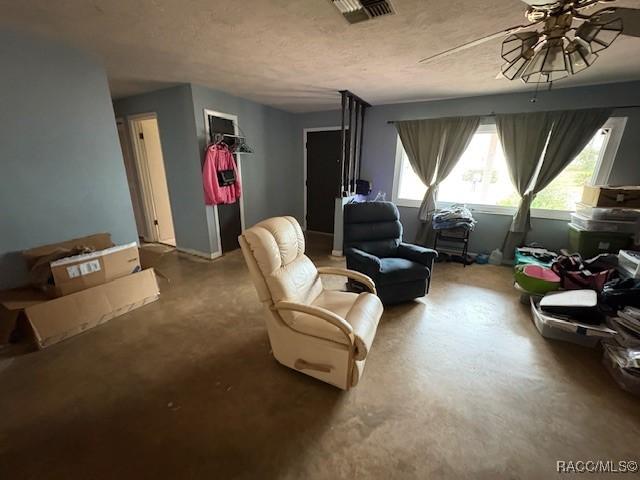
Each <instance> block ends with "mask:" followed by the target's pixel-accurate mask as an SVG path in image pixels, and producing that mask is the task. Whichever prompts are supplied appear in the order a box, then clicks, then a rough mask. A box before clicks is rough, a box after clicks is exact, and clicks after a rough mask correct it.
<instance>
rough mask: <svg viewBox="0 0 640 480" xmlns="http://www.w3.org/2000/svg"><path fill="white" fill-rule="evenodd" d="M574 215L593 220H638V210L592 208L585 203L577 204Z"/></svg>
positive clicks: (639, 213) (639, 217)
mask: <svg viewBox="0 0 640 480" xmlns="http://www.w3.org/2000/svg"><path fill="white" fill-rule="evenodd" d="M576 213H579V214H580V215H584V216H585V217H588V218H591V219H593V220H619V221H622V222H633V221H638V220H640V210H639V209H632V208H614V207H608V208H607V207H592V206H591V205H587V204H586V203H577V204H576Z"/></svg>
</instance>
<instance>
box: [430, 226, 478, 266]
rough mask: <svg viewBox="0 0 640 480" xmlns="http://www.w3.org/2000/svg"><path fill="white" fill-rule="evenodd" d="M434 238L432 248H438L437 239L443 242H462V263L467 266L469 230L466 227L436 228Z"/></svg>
mask: <svg viewBox="0 0 640 480" xmlns="http://www.w3.org/2000/svg"><path fill="white" fill-rule="evenodd" d="M435 232H436V238H435V239H434V240H433V249H434V250H436V251H437V250H438V248H437V247H438V241H440V240H443V241H445V242H451V243H460V244H462V265H464V267H466V266H467V251H468V250H469V236H470V235H471V230H469V229H467V228H461V227H458V228H451V229H443V230H436V231H435Z"/></svg>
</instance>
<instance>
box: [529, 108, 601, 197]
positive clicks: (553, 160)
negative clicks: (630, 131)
mask: <svg viewBox="0 0 640 480" xmlns="http://www.w3.org/2000/svg"><path fill="white" fill-rule="evenodd" d="M612 111H613V109H611V108H593V109H589V110H568V111H564V112H556V113H555V114H554V117H555V118H554V123H553V129H552V130H551V136H550V137H549V143H548V144H547V150H546V151H545V153H544V158H543V159H542V165H541V166H540V173H538V177H537V179H536V183H535V185H534V186H533V188H532V192H533V195H534V196H535V194H536V193H538V192H540V191H541V190H543V189H544V188H546V187H547V185H549V184H550V183H551V182H552V181H553V179H554V178H556V177H557V176H558V175H559V174H560V173H561V172H562V171H563V170H564V169H565V168H566V167H567V165H569V164H570V163H571V162H572V161H573V159H574V158H576V157H577V156H578V154H579V153H580V152H581V151H582V150H583V149H584V147H586V146H587V144H588V143H589V142H590V141H591V139H592V138H593V136H594V135H595V134H596V133H597V131H598V130H600V129H601V128H602V125H604V124H605V122H606V121H607V120H608V119H609V117H610V116H611V113H612Z"/></svg>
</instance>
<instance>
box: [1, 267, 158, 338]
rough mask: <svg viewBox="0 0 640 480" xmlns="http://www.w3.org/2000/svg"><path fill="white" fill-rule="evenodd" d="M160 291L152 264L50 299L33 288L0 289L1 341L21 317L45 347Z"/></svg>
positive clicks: (136, 305) (149, 299)
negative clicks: (114, 278) (149, 266)
mask: <svg viewBox="0 0 640 480" xmlns="http://www.w3.org/2000/svg"><path fill="white" fill-rule="evenodd" d="M159 295H160V291H159V289H158V283H157V281H156V276H155V273H154V271H153V269H151V268H149V269H147V270H142V271H141V272H138V273H134V274H132V275H127V276H125V277H121V278H118V279H116V280H113V281H110V282H107V283H104V284H102V285H98V286H95V287H92V288H87V289H86V290H82V291H80V292H76V293H72V294H70V295H66V296H64V297H60V298H55V299H52V300H51V299H47V298H46V296H45V294H44V293H43V292H41V291H38V290H36V289H16V290H7V291H4V292H0V343H6V342H8V341H9V338H10V334H11V332H13V331H14V329H15V327H16V324H17V322H18V320H19V319H20V318H21V317H24V319H25V320H26V322H27V323H28V325H29V327H30V329H31V333H32V335H33V338H34V340H35V343H36V345H37V346H38V348H45V347H48V346H50V345H53V344H55V343H58V342H60V341H62V340H64V339H66V338H69V337H73V336H75V335H78V334H79V333H82V332H84V331H86V330H89V329H91V328H93V327H95V326H97V325H100V324H102V323H105V322H107V321H109V320H111V319H112V318H115V317H118V316H120V315H122V314H124V313H127V312H130V311H131V310H134V309H136V308H139V307H142V306H143V305H146V304H147V303H151V302H154V301H156V300H157V299H158V297H159Z"/></svg>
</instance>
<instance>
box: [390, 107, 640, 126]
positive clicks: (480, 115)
mask: <svg viewBox="0 0 640 480" xmlns="http://www.w3.org/2000/svg"><path fill="white" fill-rule="evenodd" d="M591 108H611V109H613V110H625V109H628V108H640V105H620V106H611V107H588V108H573V109H569V110H590V109H591ZM557 111H559V110H536V111H533V112H513V113H541V112H557ZM511 114H512V113H505V115H511ZM456 116H457V117H495V116H496V113H495V112H491V113H482V114H479V115H456ZM442 118H453V117H432V118H411V119H407V120H387V123H388V124H394V123H398V122H411V121H414V120H438V119H442Z"/></svg>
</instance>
